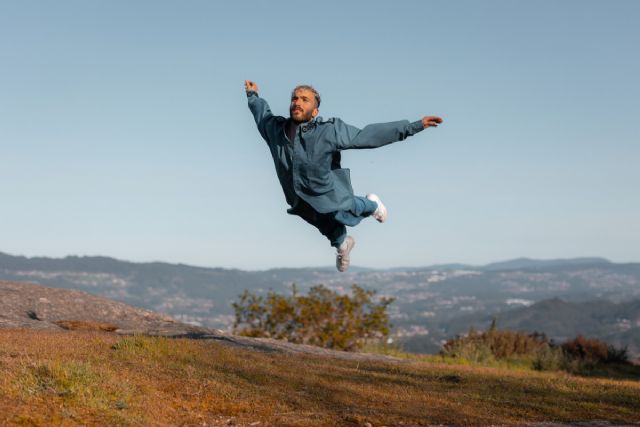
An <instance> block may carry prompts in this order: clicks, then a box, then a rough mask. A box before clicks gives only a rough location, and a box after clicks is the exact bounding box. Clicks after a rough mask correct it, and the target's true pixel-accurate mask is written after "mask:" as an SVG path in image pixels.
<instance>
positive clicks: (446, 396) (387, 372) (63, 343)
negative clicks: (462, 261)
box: [0, 330, 640, 427]
mask: <svg viewBox="0 0 640 427" xmlns="http://www.w3.org/2000/svg"><path fill="white" fill-rule="evenodd" d="M590 420H609V421H611V422H613V423H639V422H640V383H638V382H635V381H613V380H604V379H592V378H578V377H572V376H570V375H567V374H561V373H540V372H534V371H526V370H513V369H512V370H504V369H498V368H478V367H471V366H451V365H444V364H437V363H426V362H417V361H416V362H407V363H402V364H400V363H381V362H353V361H344V360H336V359H330V358H326V357H315V356H303V355H286V354H279V353H259V352H253V351H247V350H240V349H236V348H231V347H227V346H224V345H222V344H220V343H217V342H204V341H193V340H170V339H164V338H151V337H119V336H116V335H114V334H108V333H101V332H80V331H78V332H58V333H55V332H36V331H26V330H0V424H3V425H4V424H9V425H88V426H90V425H228V424H227V423H229V422H230V423H233V424H235V425H247V426H249V425H252V423H256V422H258V421H259V422H260V424H258V425H259V426H260V427H262V426H271V425H273V426H324V425H354V426H355V425H365V423H367V422H368V423H371V424H372V425H373V426H381V425H386V426H392V425H430V424H457V425H486V424H509V425H518V424H524V423H531V422H539V421H555V422H573V421H590ZM253 425H256V424H253Z"/></svg>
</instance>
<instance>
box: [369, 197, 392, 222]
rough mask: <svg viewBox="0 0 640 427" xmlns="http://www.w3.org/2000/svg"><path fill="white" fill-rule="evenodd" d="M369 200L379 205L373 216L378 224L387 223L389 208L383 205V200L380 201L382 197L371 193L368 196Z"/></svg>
mask: <svg viewBox="0 0 640 427" xmlns="http://www.w3.org/2000/svg"><path fill="white" fill-rule="evenodd" d="M367 199H369V200H371V201H372V202H376V203H377V205H378V209H376V210H375V212H374V213H373V214H372V215H373V217H374V218H375V219H376V220H377V221H378V222H385V221H386V220H387V208H386V207H385V206H384V205H383V204H382V200H380V197H378V196H376V195H375V194H373V193H369V194H367Z"/></svg>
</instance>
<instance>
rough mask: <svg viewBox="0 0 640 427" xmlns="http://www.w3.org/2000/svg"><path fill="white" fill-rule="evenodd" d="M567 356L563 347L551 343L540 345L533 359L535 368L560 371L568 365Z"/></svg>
mask: <svg viewBox="0 0 640 427" xmlns="http://www.w3.org/2000/svg"><path fill="white" fill-rule="evenodd" d="M567 362H568V359H567V356H566V355H565V353H564V351H562V348H560V347H555V346H552V345H551V344H549V343H546V344H545V345H542V346H540V347H539V348H538V349H537V350H536V353H535V357H534V359H533V369H536V370H538V371H559V370H562V369H565V368H566V366H567Z"/></svg>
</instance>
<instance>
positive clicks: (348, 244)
mask: <svg viewBox="0 0 640 427" xmlns="http://www.w3.org/2000/svg"><path fill="white" fill-rule="evenodd" d="M355 245H356V241H355V240H354V239H353V237H351V236H347V237H346V238H345V239H344V242H342V244H341V245H340V247H339V248H338V253H337V254H336V268H337V269H338V271H339V272H341V273H344V272H345V271H347V268H349V263H350V262H351V259H350V258H349V254H350V253H351V249H353V247H354V246H355Z"/></svg>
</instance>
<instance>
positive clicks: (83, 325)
mask: <svg viewBox="0 0 640 427" xmlns="http://www.w3.org/2000/svg"><path fill="white" fill-rule="evenodd" d="M53 323H55V324H56V325H58V326H60V327H61V328H63V329H67V330H70V331H105V332H113V331H115V330H116V329H118V327H117V326H116V325H114V324H111V323H104V322H93V321H91V320H56V321H54V322H53Z"/></svg>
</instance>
